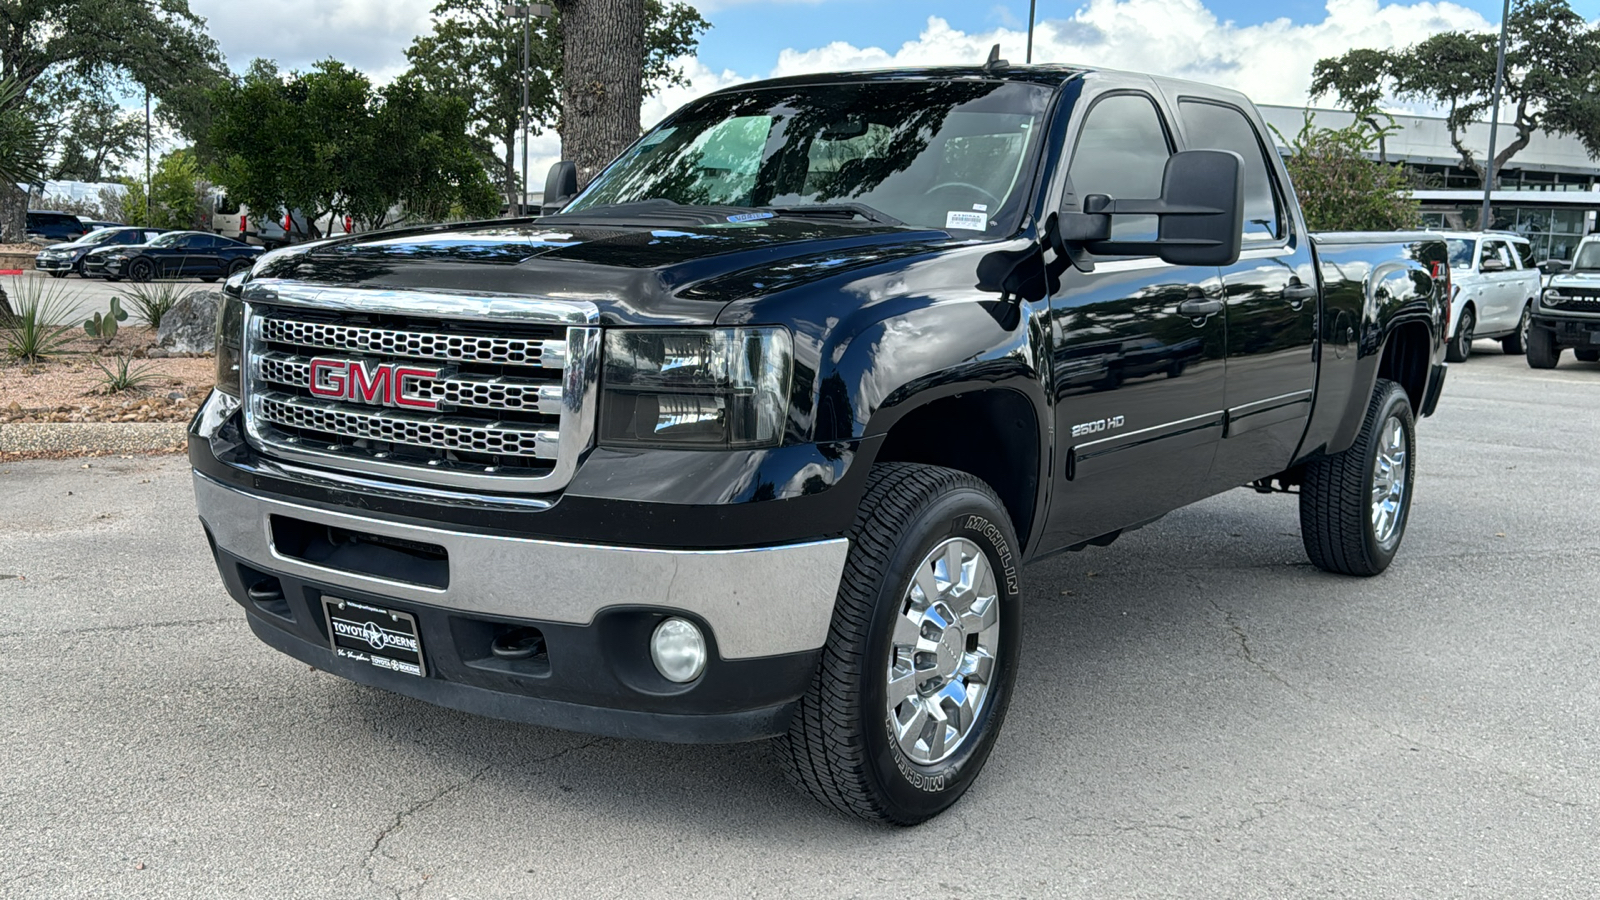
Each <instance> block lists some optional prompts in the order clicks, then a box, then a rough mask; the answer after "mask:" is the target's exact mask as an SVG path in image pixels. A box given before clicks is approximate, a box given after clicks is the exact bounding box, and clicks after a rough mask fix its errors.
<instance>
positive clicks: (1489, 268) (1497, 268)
mask: <svg viewBox="0 0 1600 900" xmlns="http://www.w3.org/2000/svg"><path fill="white" fill-rule="evenodd" d="M1505 270H1506V264H1505V263H1504V262H1503V261H1501V259H1500V258H1499V257H1498V256H1491V257H1489V258H1488V259H1485V260H1483V261H1481V262H1479V263H1478V271H1480V272H1504V271H1505Z"/></svg>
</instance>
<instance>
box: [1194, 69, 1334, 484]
mask: <svg viewBox="0 0 1600 900" xmlns="http://www.w3.org/2000/svg"><path fill="white" fill-rule="evenodd" d="M1178 117H1179V119H1180V121H1181V122H1182V126H1183V138H1184V145H1185V149H1188V150H1231V151H1233V152H1234V153H1237V154H1239V156H1241V157H1242V158H1243V159H1244V195H1245V211H1244V219H1245V223H1244V243H1243V249H1242V251H1241V252H1240V255H1239V261H1238V262H1237V263H1235V264H1234V265H1232V266H1229V267H1227V268H1225V269H1223V270H1222V282H1223V286H1224V290H1225V291H1226V294H1227V304H1226V309H1225V316H1226V319H1227V360H1228V361H1227V386H1226V389H1225V398H1226V400H1225V406H1226V410H1227V424H1226V426H1225V428H1224V431H1223V437H1222V441H1221V443H1219V444H1218V445H1217V455H1216V462H1215V463H1214V464H1213V466H1212V469H1211V474H1210V476H1209V478H1208V485H1209V490H1208V493H1216V492H1220V491H1224V490H1227V489H1229V488H1231V487H1237V486H1238V485H1241V484H1246V483H1248V482H1251V481H1254V480H1256V479H1258V478H1265V477H1267V476H1268V475H1272V474H1274V473H1276V472H1279V471H1282V470H1283V469H1285V468H1287V467H1288V466H1289V463H1290V462H1291V461H1292V460H1293V458H1294V454H1295V450H1296V449H1297V448H1298V447H1299V446H1300V438H1301V437H1302V436H1303V435H1304V434H1305V427H1306V422H1307V421H1308V420H1309V419H1310V416H1311V399H1312V392H1313V390H1314V389H1315V388H1316V381H1317V360H1316V337H1317V313H1318V296H1317V275H1316V271H1315V269H1314V267H1313V257H1312V252H1311V241H1310V237H1309V235H1307V234H1306V233H1305V229H1304V226H1303V224H1302V223H1301V222H1300V221H1299V220H1298V217H1297V216H1295V214H1294V207H1293V205H1292V204H1291V203H1290V202H1288V197H1289V192H1288V190H1287V189H1286V185H1287V183H1288V182H1287V178H1286V176H1285V175H1284V173H1283V172H1282V169H1281V164H1280V163H1279V161H1278V157H1277V153H1276V151H1275V150H1274V149H1273V145H1272V143H1271V142H1270V141H1269V140H1268V139H1267V136H1266V134H1264V133H1263V131H1262V128H1261V126H1260V123H1259V122H1258V121H1256V119H1255V118H1254V117H1252V116H1251V115H1249V114H1248V113H1247V112H1246V110H1245V108H1244V107H1242V106H1237V105H1234V104H1232V103H1228V102H1223V101H1221V100H1216V99H1212V98H1197V97H1184V96H1180V97H1179V98H1178Z"/></svg>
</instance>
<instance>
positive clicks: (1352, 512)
mask: <svg viewBox="0 0 1600 900" xmlns="http://www.w3.org/2000/svg"><path fill="white" fill-rule="evenodd" d="M1415 454H1416V418H1415V416H1414V415H1413V414H1412V412H1411V401H1410V399H1409V398H1408V397H1407V396H1406V392H1405V389H1404V388H1402V387H1400V385H1398V384H1396V383H1395V382H1393V381H1389V380H1387V379H1379V381H1378V384H1377V386H1376V388H1374V390H1373V392H1372V400H1371V402H1369V403H1368V404H1367V415H1366V418H1365V419H1364V420H1363V421H1362V423H1361V433H1360V434H1359V435H1358V436H1357V437H1356V442H1355V443H1354V444H1353V445H1351V446H1350V448H1349V449H1348V450H1345V451H1344V452H1343V453H1337V454H1334V455H1333V456H1327V457H1323V458H1322V459H1319V460H1316V461H1315V462H1312V463H1310V464H1309V465H1307V466H1306V478H1305V483H1304V484H1303V485H1301V487H1300V537H1301V540H1302V541H1304V543H1305V547H1306V555H1307V556H1309V557H1311V562H1312V564H1314V565H1315V566H1316V567H1317V568H1319V569H1323V570H1325V571H1328V572H1337V573H1339V574H1342V575H1377V574H1378V573H1379V572H1382V571H1383V570H1384V569H1387V568H1388V567H1389V563H1391V562H1393V561H1394V555H1395V553H1396V551H1398V550H1399V549H1400V540H1401V539H1402V538H1404V537H1405V533H1406V522H1407V520H1408V519H1409V518H1410V513H1411V487H1412V483H1413V482H1414V481H1415V478H1416V466H1415V464H1414V463H1413V459H1414V458H1415Z"/></svg>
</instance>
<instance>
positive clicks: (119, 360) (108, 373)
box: [94, 356, 159, 394]
mask: <svg viewBox="0 0 1600 900" xmlns="http://www.w3.org/2000/svg"><path fill="white" fill-rule="evenodd" d="M94 364H95V365H96V366H97V367H99V369H100V372H101V375H100V389H101V390H103V391H105V392H106V393H108V394H120V393H123V392H124V391H137V390H140V389H142V388H143V387H144V386H145V385H146V384H148V383H150V382H151V381H153V380H155V378H156V377H157V375H158V374H159V373H156V372H151V371H149V366H134V365H132V361H131V360H129V359H128V358H127V357H126V356H118V357H116V358H115V359H114V360H113V362H112V364H111V365H110V366H107V365H106V364H105V363H103V362H101V361H100V360H98V359H97V360H95V361H94Z"/></svg>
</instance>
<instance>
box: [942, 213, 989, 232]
mask: <svg viewBox="0 0 1600 900" xmlns="http://www.w3.org/2000/svg"><path fill="white" fill-rule="evenodd" d="M944 227H946V228H966V229H969V230H971V231H983V230H985V229H987V228H988V227H989V217H988V216H986V215H984V214H983V213H981V212H962V211H960V210H951V211H950V212H947V213H945V214H944Z"/></svg>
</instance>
